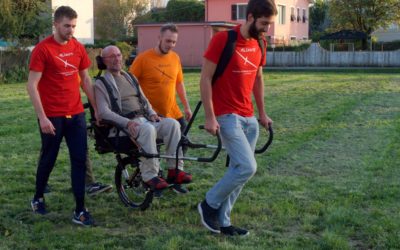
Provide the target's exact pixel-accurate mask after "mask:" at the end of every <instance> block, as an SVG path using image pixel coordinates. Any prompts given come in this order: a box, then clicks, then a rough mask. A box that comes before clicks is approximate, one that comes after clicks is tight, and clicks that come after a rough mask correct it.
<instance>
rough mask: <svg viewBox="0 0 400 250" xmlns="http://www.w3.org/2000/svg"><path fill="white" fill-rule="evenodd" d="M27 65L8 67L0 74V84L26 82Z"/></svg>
mask: <svg viewBox="0 0 400 250" xmlns="http://www.w3.org/2000/svg"><path fill="white" fill-rule="evenodd" d="M28 74H29V70H28V66H26V67H21V66H14V67H12V68H11V69H8V70H7V71H6V72H4V73H3V74H0V84H1V83H17V82H26V81H28Z"/></svg>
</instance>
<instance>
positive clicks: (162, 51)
mask: <svg viewBox="0 0 400 250" xmlns="http://www.w3.org/2000/svg"><path fill="white" fill-rule="evenodd" d="M158 49H159V50H160V52H161V53H162V54H164V55H166V54H168V52H169V51H167V52H165V51H164V50H163V49H162V48H161V43H159V44H158Z"/></svg>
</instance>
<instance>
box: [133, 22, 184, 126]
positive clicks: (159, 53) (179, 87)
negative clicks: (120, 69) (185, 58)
mask: <svg viewBox="0 0 400 250" xmlns="http://www.w3.org/2000/svg"><path fill="white" fill-rule="evenodd" d="M177 40H178V29H177V27H176V25H174V24H171V23H168V24H165V25H163V26H162V27H161V30H160V36H159V42H158V45H157V46H156V47H155V48H152V49H148V50H146V51H144V52H143V53H141V54H140V55H139V56H138V57H137V58H136V59H135V60H134V61H133V63H132V65H131V66H130V68H129V72H130V73H132V74H133V75H135V76H136V77H137V79H138V80H139V84H140V87H141V88H142V90H143V92H144V94H145V96H146V97H147V99H148V100H149V101H150V103H151V105H152V106H153V109H154V110H155V111H156V112H157V113H158V114H159V115H161V116H164V117H169V118H174V119H176V120H178V122H179V123H180V125H181V131H183V130H184V129H185V127H186V121H185V118H186V120H189V119H190V118H191V117H192V111H191V110H190V106H189V102H188V99H187V97H186V90H185V85H184V83H183V73H182V66H181V61H180V58H179V55H178V54H177V53H175V52H174V51H172V49H173V48H174V47H175V45H176V42H177ZM176 92H177V93H178V95H179V99H180V100H181V102H182V104H183V106H184V113H185V117H183V114H182V112H181V110H180V108H179V106H178V104H177V102H176V97H175V96H176V95H175V93H176Z"/></svg>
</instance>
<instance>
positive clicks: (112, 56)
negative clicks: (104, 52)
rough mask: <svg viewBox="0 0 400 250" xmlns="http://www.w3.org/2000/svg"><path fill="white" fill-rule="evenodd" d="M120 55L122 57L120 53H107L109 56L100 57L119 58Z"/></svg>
mask: <svg viewBox="0 0 400 250" xmlns="http://www.w3.org/2000/svg"><path fill="white" fill-rule="evenodd" d="M120 57H122V55H121V54H112V55H109V56H102V58H112V59H114V58H120Z"/></svg>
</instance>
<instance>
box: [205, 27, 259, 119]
mask: <svg viewBox="0 0 400 250" xmlns="http://www.w3.org/2000/svg"><path fill="white" fill-rule="evenodd" d="M235 31H236V32H237V34H238V36H237V41H236V47H235V51H234V53H233V55H232V58H231V60H230V62H229V63H228V65H227V67H226V68H225V71H224V73H223V74H222V75H221V76H220V77H219V78H218V79H217V80H216V81H215V83H214V85H213V87H212V101H213V106H214V113H215V115H216V116H219V115H223V114H231V113H234V114H238V115H241V116H244V117H249V116H253V113H254V109H253V103H252V98H251V94H252V91H253V86H254V80H255V77H256V74H257V71H258V69H259V67H260V66H262V65H263V64H264V63H265V58H261V57H262V53H261V49H260V46H259V44H258V41H257V40H256V39H253V38H251V39H248V40H246V39H244V38H243V36H242V35H241V34H240V25H238V26H236V27H235ZM227 39H228V32H218V33H217V34H215V35H214V37H213V38H212V39H211V41H210V44H209V45H208V48H207V50H206V52H205V54H204V57H205V58H206V59H208V60H210V61H211V62H213V63H215V64H218V61H219V58H220V56H221V54H222V51H223V49H224V47H225V44H226V41H227ZM264 42H265V41H264Z"/></svg>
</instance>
